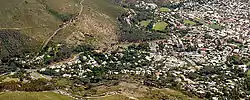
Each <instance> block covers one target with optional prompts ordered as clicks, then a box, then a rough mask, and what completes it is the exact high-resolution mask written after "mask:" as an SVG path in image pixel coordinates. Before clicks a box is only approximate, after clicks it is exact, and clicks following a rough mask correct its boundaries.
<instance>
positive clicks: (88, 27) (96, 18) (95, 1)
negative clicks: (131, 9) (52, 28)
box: [54, 0, 123, 48]
mask: <svg viewBox="0 0 250 100" xmlns="http://www.w3.org/2000/svg"><path fill="white" fill-rule="evenodd" d="M82 4H83V5H84V6H83V11H82V14H80V16H78V17H77V20H75V23H74V24H72V25H70V26H69V27H67V28H65V29H64V30H62V31H61V33H59V34H58V35H57V36H56V37H55V39H54V41H62V38H66V43H67V44H70V45H78V44H82V43H89V44H93V45H95V46H98V47H101V48H102V47H106V46H109V45H110V44H111V43H113V42H116V39H117V35H116V33H117V30H118V29H119V28H118V24H117V19H116V18H117V17H118V16H119V15H121V14H122V13H123V8H121V7H119V6H117V5H114V4H112V2H110V0H84V1H83V2H82Z"/></svg>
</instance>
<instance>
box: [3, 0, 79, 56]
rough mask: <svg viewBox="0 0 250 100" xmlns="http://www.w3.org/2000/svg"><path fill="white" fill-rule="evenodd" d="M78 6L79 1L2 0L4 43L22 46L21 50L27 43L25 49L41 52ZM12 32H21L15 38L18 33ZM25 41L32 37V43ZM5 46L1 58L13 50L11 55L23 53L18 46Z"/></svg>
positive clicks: (4, 44)
mask: <svg viewBox="0 0 250 100" xmlns="http://www.w3.org/2000/svg"><path fill="white" fill-rule="evenodd" d="M77 3H78V1H76V0H60V2H58V1H57V0H1V1H0V15H1V17H0V22H1V23H0V30H1V33H5V34H1V41H8V43H9V44H15V45H19V44H20V45H19V46H20V47H23V46H24V45H23V44H25V46H28V47H25V46H24V47H23V48H26V49H27V48H32V49H35V50H38V49H39V48H40V46H41V45H42V43H43V42H44V41H45V40H46V39H47V38H48V37H49V36H50V35H52V34H53V31H54V30H56V28H58V26H59V25H60V24H61V23H62V22H63V20H62V18H66V17H67V15H70V14H74V13H75V12H73V11H75V10H76V9H78V7H77V5H76V4H77ZM65 16H66V17H65ZM13 30H15V31H18V34H19V35H18V37H15V36H16V34H15V33H17V32H12V31H13ZM3 36H5V37H3ZM2 37H3V38H2ZM25 38H31V40H29V41H24V40H25ZM15 42H16V43H15ZM2 43H3V44H2V45H1V54H0V55H7V56H8V54H6V51H8V50H10V49H12V50H13V52H12V53H15V52H19V51H20V52H21V51H22V49H19V47H18V46H16V48H13V45H9V44H6V42H2ZM34 43H35V45H34ZM3 46H4V47H3ZM34 47H35V48H34ZM6 48H8V49H6ZM16 50H17V51H16ZM14 51H15V52H14ZM8 52H9V51H8Z"/></svg>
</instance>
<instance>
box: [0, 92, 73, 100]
mask: <svg viewBox="0 0 250 100" xmlns="http://www.w3.org/2000/svg"><path fill="white" fill-rule="evenodd" d="M0 100H73V99H72V98H70V97H68V96H64V95H60V94H56V93H54V92H5V93H1V94H0Z"/></svg>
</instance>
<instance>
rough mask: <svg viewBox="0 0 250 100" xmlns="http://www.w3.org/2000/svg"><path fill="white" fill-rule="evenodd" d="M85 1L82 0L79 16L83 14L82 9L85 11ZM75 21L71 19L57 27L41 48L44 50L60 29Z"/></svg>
mask: <svg viewBox="0 0 250 100" xmlns="http://www.w3.org/2000/svg"><path fill="white" fill-rule="evenodd" d="M83 2H84V0H82V1H81V2H80V5H81V10H80V11H79V13H78V16H80V15H81V14H82V11H83V4H82V3H83ZM78 16H76V17H78ZM71 20H74V19H71ZM72 22H73V21H69V22H68V23H66V24H63V26H61V27H59V28H58V29H56V30H55V31H54V33H53V34H52V35H51V36H50V37H49V38H48V39H47V40H46V41H45V42H44V44H43V46H42V48H41V50H43V49H44V48H45V47H46V46H47V45H48V43H49V42H50V41H51V39H52V38H53V37H54V36H55V35H56V34H57V33H58V32H59V31H61V30H62V29H64V28H66V27H67V26H68V25H69V24H71V23H72Z"/></svg>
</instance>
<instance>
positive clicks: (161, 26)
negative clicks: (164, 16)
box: [153, 22, 168, 31]
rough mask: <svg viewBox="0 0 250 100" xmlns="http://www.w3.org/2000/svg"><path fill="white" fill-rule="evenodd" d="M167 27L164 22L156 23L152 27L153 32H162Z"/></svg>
mask: <svg viewBox="0 0 250 100" xmlns="http://www.w3.org/2000/svg"><path fill="white" fill-rule="evenodd" d="M167 26H168V23H166V22H158V23H156V24H155V25H154V27H153V30H156V31H164V30H165V29H166V27H167Z"/></svg>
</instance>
